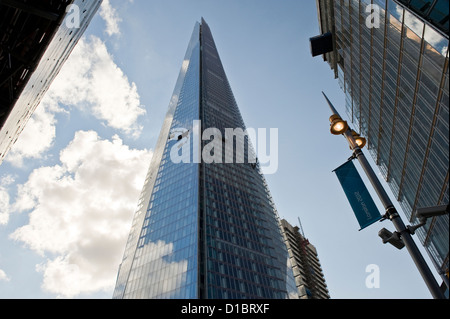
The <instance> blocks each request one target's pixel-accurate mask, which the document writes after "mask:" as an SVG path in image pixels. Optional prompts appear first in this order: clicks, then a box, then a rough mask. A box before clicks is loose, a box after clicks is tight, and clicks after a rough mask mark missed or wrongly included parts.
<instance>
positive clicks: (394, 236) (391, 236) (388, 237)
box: [378, 228, 405, 249]
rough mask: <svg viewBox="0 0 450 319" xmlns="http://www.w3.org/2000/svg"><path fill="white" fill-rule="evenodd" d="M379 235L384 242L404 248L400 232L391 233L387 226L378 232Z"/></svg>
mask: <svg viewBox="0 0 450 319" xmlns="http://www.w3.org/2000/svg"><path fill="white" fill-rule="evenodd" d="M378 236H380V237H381V239H382V240H383V244H387V243H389V244H391V245H392V246H394V247H395V248H397V249H402V248H403V247H405V244H404V243H403V240H402V239H401V238H400V234H399V233H397V232H395V233H391V232H390V231H389V230H387V229H386V228H383V229H382V230H380V231H379V232H378Z"/></svg>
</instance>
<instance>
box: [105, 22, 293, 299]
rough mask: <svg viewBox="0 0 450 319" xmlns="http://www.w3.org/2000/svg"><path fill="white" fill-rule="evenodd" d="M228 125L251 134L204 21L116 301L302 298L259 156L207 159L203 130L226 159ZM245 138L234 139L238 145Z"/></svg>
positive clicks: (151, 174) (153, 168) (157, 155)
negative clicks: (252, 158)
mask: <svg viewBox="0 0 450 319" xmlns="http://www.w3.org/2000/svg"><path fill="white" fill-rule="evenodd" d="M227 128H232V129H242V130H243V131H245V126H244V122H243V120H242V117H241V115H240V112H239V109H238V107H237V104H236V102H235V99H234V97H233V93H232V91H231V88H230V85H229V83H228V80H227V77H226V75H225V71H224V69H223V66H222V63H221V61H220V58H219V54H218V52H217V49H216V46H215V43H214V40H213V37H212V35H211V31H210V29H209V27H208V25H207V24H206V23H205V21H204V20H203V19H202V21H201V23H197V24H196V25H195V28H194V32H193V35H192V38H191V40H190V43H189V46H188V49H187V53H186V56H185V59H184V62H183V65H182V69H181V72H180V75H179V78H178V82H177V84H176V87H175V91H174V93H173V96H172V100H171V102H170V105H169V110H168V112H167V116H166V118H165V121H164V124H163V127H162V130H161V133H160V137H159V140H158V142H157V145H156V149H155V151H154V155H153V159H152V162H151V165H150V169H149V171H148V175H147V178H146V181H145V185H144V188H143V191H142V194H141V198H140V200H139V204H138V209H137V211H136V213H135V216H134V220H133V224H132V228H131V231H130V235H129V238H128V242H127V245H126V248H125V253H124V256H123V261H122V264H121V265H120V269H119V273H118V277H117V283H116V288H115V291H114V296H113V298H115V299H122V298H124V299H135V298H145V299H157V298H161V299H241V298H266V299H277V298H290V297H298V294H297V292H296V287H295V282H294V279H293V274H292V268H291V267H290V264H289V261H288V260H289V256H288V253H287V249H286V246H285V244H284V241H283V236H282V233H281V229H280V221H279V218H278V214H277V211H276V209H275V207H274V205H273V202H272V200H271V196H270V193H269V190H268V188H267V186H266V182H265V179H264V176H263V175H262V173H261V169H260V166H259V164H258V162H250V161H244V163H239V162H238V161H237V160H236V161H233V163H225V161H223V162H220V161H214V162H212V163H209V161H205V160H202V159H201V157H202V156H201V155H202V152H201V150H203V153H205V152H208V153H210V152H209V151H210V150H211V149H209V148H208V145H209V146H211V144H210V141H205V140H203V139H200V136H199V135H198V134H195V132H204V131H205V130H207V129H214V130H216V131H218V132H220V133H221V135H222V138H221V140H219V141H217V140H214V141H213V142H214V145H216V147H215V148H214V153H216V152H217V154H218V156H219V158H224V154H225V152H226V149H225V147H223V146H221V145H222V144H225V142H226V140H227V139H230V138H231V141H233V139H234V137H233V136H231V137H230V136H229V135H227V134H226V132H225V131H226V129H227ZM244 140H245V144H246V147H245V148H244V149H245V155H246V156H247V155H248V154H249V152H252V149H251V146H250V143H249V142H248V141H249V139H248V137H245V139H244ZM222 142H223V143H222ZM237 144H238V141H237V138H236V143H233V147H234V149H236V148H237ZM208 150H209V151H208ZM180 153H181V155H180ZM174 154H176V156H175V157H176V158H177V159H178V160H174V156H173V155H174ZM217 154H215V155H217ZM178 155H179V156H178ZM246 158H247V157H246Z"/></svg>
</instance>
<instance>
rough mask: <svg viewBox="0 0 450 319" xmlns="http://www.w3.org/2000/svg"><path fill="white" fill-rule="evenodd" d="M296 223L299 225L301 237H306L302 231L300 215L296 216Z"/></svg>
mask: <svg viewBox="0 0 450 319" xmlns="http://www.w3.org/2000/svg"><path fill="white" fill-rule="evenodd" d="M298 224H299V225H300V234H301V235H302V236H303V238H306V237H305V233H304V232H303V226H302V221H301V220H300V217H298Z"/></svg>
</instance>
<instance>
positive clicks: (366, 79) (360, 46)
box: [311, 0, 449, 285]
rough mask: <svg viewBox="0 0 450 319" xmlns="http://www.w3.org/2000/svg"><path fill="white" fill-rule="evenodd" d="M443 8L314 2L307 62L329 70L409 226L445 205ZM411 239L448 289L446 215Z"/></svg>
mask: <svg viewBox="0 0 450 319" xmlns="http://www.w3.org/2000/svg"><path fill="white" fill-rule="evenodd" d="M448 4H449V2H448V0H446V1H441V0H429V1H425V0H424V1H410V0H401V1H394V0H373V1H369V0H361V1H359V0H336V1H331V0H317V9H318V16H319V26H320V31H321V35H320V36H318V37H314V38H312V39H311V46H312V53H313V55H314V56H316V55H322V56H323V58H324V60H325V61H327V62H328V63H329V65H330V66H331V68H332V70H333V71H334V75H335V77H336V78H338V82H339V85H340V87H341V88H342V90H343V91H344V92H345V97H346V105H345V108H346V113H347V115H348V116H349V118H350V119H351V121H352V122H353V124H354V125H353V128H354V129H355V130H358V131H359V132H360V133H361V134H362V135H364V136H365V137H366V138H367V139H368V149H369V152H370V154H371V155H372V157H373V159H374V161H375V162H376V164H377V165H378V167H379V169H380V171H381V173H382V174H383V176H384V178H385V179H386V181H387V183H388V184H389V186H390V188H391V190H392V192H393V194H394V196H395V197H396V199H397V200H398V202H399V204H400V206H401V207H402V209H403V211H404V213H405V215H406V216H407V218H408V219H409V222H410V223H412V224H416V223H417V222H418V221H417V218H416V216H415V211H416V210H417V209H419V208H428V207H436V206H442V205H448V204H449V87H448V86H449V78H448V69H449V52H448V44H449V36H448V31H449V5H448ZM417 235H418V237H419V239H420V241H421V243H422V244H423V245H424V247H425V249H426V250H427V252H428V254H429V256H430V257H431V260H432V261H433V263H434V265H435V267H436V269H437V270H438V272H439V273H440V275H441V276H442V279H443V281H444V282H445V283H446V284H447V285H448V269H449V216H448V214H447V215H443V216H437V217H434V218H431V219H430V220H429V221H428V223H427V224H426V226H425V227H422V228H420V229H419V230H418V231H417Z"/></svg>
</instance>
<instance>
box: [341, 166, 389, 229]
mask: <svg viewBox="0 0 450 319" xmlns="http://www.w3.org/2000/svg"><path fill="white" fill-rule="evenodd" d="M334 172H335V173H336V175H337V177H338V179H339V182H340V183H341V185H342V188H343V189H344V192H345V195H346V196H347V199H348V201H349V202H350V205H351V206H352V209H353V212H354V213H355V216H356V219H357V220H358V222H359V225H360V226H361V229H360V230H363V229H364V228H366V227H368V226H370V225H372V224H373V223H375V222H377V221H379V220H380V219H381V218H382V217H381V214H380V212H379V210H378V208H377V206H376V205H375V202H374V201H373V199H372V197H371V196H370V193H369V191H368V190H367V188H366V185H365V184H364V182H363V180H362V178H361V176H360V175H359V173H358V171H357V170H356V167H355V165H354V164H353V161H348V162H347V163H345V164H343V165H342V166H340V167H338V168H337V169H336V170H335V171H334Z"/></svg>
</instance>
